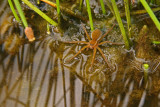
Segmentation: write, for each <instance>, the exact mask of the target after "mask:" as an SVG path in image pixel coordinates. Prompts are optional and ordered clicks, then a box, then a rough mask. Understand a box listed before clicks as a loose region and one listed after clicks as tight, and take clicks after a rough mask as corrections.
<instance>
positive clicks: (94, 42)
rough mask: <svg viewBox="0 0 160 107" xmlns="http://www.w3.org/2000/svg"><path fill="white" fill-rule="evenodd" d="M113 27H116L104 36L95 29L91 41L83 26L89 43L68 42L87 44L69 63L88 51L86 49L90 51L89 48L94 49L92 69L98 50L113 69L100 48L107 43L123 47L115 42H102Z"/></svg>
mask: <svg viewBox="0 0 160 107" xmlns="http://www.w3.org/2000/svg"><path fill="white" fill-rule="evenodd" d="M113 27H114V25H113V26H112V27H111V28H110V29H109V30H108V31H107V32H106V33H105V34H104V35H103V36H101V34H102V32H101V31H100V30H99V29H95V30H94V31H93V32H92V34H91V37H92V39H91V38H90V36H89V35H88V32H87V30H86V29H85V27H84V26H83V29H84V31H85V33H86V35H87V38H88V40H89V42H86V41H69V42H66V43H78V44H79V43H81V44H86V45H85V46H84V47H83V48H82V49H80V50H79V51H78V52H77V53H76V54H75V55H74V56H72V57H71V58H70V59H69V60H67V62H70V61H71V60H73V58H75V57H76V56H77V55H78V54H79V53H81V52H82V51H83V50H84V49H86V48H87V49H88V48H89V49H93V58H92V62H91V68H92V66H93V63H94V59H95V56H96V52H97V49H98V51H99V52H100V53H101V55H102V57H103V58H104V60H105V62H106V63H107V64H108V66H109V67H110V68H111V65H110V63H108V61H107V58H106V57H105V55H104V53H103V52H102V50H101V48H99V46H100V45H103V44H105V43H109V44H114V45H122V43H114V42H111V41H104V42H100V41H101V40H102V39H103V38H104V37H105V36H106V35H107V34H108V33H109V32H110V31H111V30H112V29H113ZM100 36H101V38H100ZM99 42H100V43H99Z"/></svg>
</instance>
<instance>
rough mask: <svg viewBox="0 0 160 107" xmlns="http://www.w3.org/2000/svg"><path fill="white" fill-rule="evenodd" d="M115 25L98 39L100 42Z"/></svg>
mask: <svg viewBox="0 0 160 107" xmlns="http://www.w3.org/2000/svg"><path fill="white" fill-rule="evenodd" d="M114 26H115V24H114V25H113V26H112V27H111V28H110V29H109V30H108V31H107V32H106V33H105V34H104V35H103V36H102V37H101V38H100V39H99V40H98V42H99V41H101V40H102V39H103V38H104V37H105V36H106V35H107V34H108V33H109V32H110V31H111V30H112V29H113V27H114Z"/></svg>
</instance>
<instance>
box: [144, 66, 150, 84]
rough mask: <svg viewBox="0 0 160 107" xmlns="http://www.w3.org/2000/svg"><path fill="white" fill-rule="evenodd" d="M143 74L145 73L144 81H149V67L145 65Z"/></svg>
mask: <svg viewBox="0 0 160 107" xmlns="http://www.w3.org/2000/svg"><path fill="white" fill-rule="evenodd" d="M142 68H143V72H144V81H145V82H147V79H148V73H149V65H148V64H143V67H142Z"/></svg>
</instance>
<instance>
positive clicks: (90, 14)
mask: <svg viewBox="0 0 160 107" xmlns="http://www.w3.org/2000/svg"><path fill="white" fill-rule="evenodd" d="M86 4H87V12H88V16H89V22H90V27H91V31H93V30H94V27H93V20H92V13H91V8H90V3H89V0H86Z"/></svg>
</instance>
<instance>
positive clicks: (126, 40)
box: [111, 0, 130, 49]
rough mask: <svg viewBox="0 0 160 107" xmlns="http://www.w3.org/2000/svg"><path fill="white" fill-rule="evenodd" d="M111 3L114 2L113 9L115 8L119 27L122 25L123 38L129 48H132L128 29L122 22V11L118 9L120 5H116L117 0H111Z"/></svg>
mask: <svg viewBox="0 0 160 107" xmlns="http://www.w3.org/2000/svg"><path fill="white" fill-rule="evenodd" d="M111 3H112V7H113V10H114V13H115V16H116V19H117V22H118V24H119V27H120V30H121V33H122V36H123V40H124V43H125V46H126V48H127V49H129V48H130V46H129V39H128V37H127V35H126V31H125V29H124V25H123V23H122V19H121V17H120V13H119V11H118V7H117V5H116V2H115V0H111Z"/></svg>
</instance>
